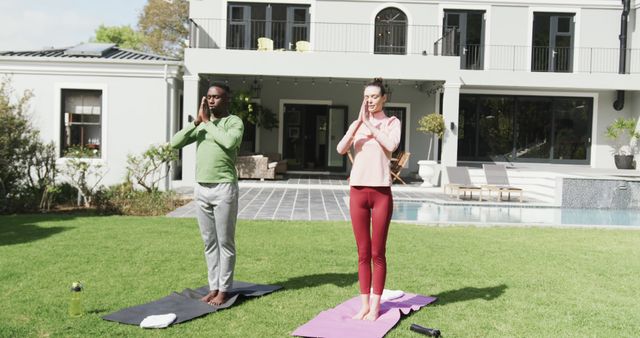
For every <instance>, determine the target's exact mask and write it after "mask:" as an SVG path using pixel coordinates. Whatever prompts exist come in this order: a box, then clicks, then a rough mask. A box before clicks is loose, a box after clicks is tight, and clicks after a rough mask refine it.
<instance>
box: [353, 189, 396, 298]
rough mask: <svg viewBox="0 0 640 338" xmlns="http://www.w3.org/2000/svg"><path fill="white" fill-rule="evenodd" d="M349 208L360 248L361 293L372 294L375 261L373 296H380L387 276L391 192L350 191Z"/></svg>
mask: <svg viewBox="0 0 640 338" xmlns="http://www.w3.org/2000/svg"><path fill="white" fill-rule="evenodd" d="M349 204H350V205H349V209H350V212H351V224H352V225H353V234H354V235H355V237H356V244H357V246H358V280H359V282H360V293H361V294H369V292H370V288H371V260H372V259H373V293H374V294H376V295H381V294H382V290H383V289H384V280H385V277H386V275H387V259H386V257H385V251H386V243H387V234H388V233H389V222H390V221H391V214H392V213H393V197H392V195H391V188H390V187H351V194H350V198H349ZM370 228H371V229H372V231H370Z"/></svg>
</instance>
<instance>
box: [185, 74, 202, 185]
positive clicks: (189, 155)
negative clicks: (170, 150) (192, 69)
mask: <svg viewBox="0 0 640 338" xmlns="http://www.w3.org/2000/svg"><path fill="white" fill-rule="evenodd" d="M183 81H184V87H183V88H184V89H183V90H184V98H183V100H184V101H183V106H182V108H183V112H184V113H183V116H182V126H186V125H187V124H188V123H191V122H189V116H191V117H192V118H194V119H195V118H196V115H197V113H198V106H199V103H200V101H199V100H198V92H199V85H200V76H198V74H195V75H186V76H184V77H183ZM182 182H183V183H182V185H183V186H194V185H195V182H196V147H195V143H194V144H190V145H188V146H186V147H184V148H182Z"/></svg>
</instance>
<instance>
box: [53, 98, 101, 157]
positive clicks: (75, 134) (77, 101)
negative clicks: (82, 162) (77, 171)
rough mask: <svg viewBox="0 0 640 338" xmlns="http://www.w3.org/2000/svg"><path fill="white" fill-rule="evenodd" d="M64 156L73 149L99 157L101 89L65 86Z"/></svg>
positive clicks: (82, 153) (63, 105) (63, 107)
mask: <svg viewBox="0 0 640 338" xmlns="http://www.w3.org/2000/svg"><path fill="white" fill-rule="evenodd" d="M61 119H62V123H61V126H62V130H61V133H60V135H61V140H60V145H61V152H62V154H61V155H62V156H66V154H67V153H69V152H70V151H73V152H74V153H76V154H80V155H81V156H82V157H100V148H101V145H102V91H101V90H81V89H63V90H62V114H61Z"/></svg>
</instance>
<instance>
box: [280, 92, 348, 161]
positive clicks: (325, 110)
mask: <svg viewBox="0 0 640 338" xmlns="http://www.w3.org/2000/svg"><path fill="white" fill-rule="evenodd" d="M283 122H284V128H283V135H282V136H283V137H282V140H283V145H282V148H283V158H284V159H286V160H287V162H288V169H289V170H307V171H319V170H321V171H326V170H332V171H344V170H345V160H344V157H342V156H340V155H339V154H338V153H337V152H336V150H335V148H336V145H337V143H338V142H339V141H340V139H341V138H342V136H343V135H344V133H345V131H346V127H347V108H346V107H343V106H329V105H312V104H285V105H284V120H283Z"/></svg>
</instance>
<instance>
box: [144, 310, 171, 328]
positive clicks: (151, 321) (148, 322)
mask: <svg viewBox="0 0 640 338" xmlns="http://www.w3.org/2000/svg"><path fill="white" fill-rule="evenodd" d="M174 320H176V314H175V313H167V314H164V315H154V316H147V317H146V318H145V319H143V320H142V322H141V323H140V327H141V328H143V329H163V328H165V327H167V326H169V325H171V323H173V321H174Z"/></svg>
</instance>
